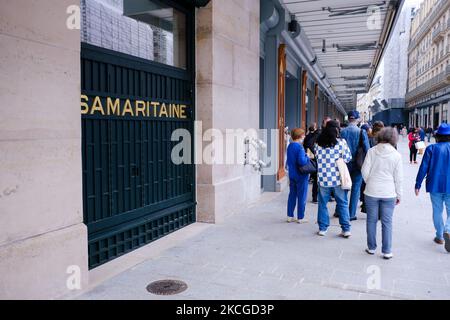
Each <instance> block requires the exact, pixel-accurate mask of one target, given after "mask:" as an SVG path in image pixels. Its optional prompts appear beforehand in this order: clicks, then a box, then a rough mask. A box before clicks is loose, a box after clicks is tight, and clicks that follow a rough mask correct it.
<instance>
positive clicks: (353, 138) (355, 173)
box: [341, 111, 370, 221]
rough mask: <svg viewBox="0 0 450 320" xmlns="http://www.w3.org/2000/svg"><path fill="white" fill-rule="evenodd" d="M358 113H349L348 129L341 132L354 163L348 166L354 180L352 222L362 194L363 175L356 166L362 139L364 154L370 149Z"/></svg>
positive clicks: (351, 162)
mask: <svg viewBox="0 0 450 320" xmlns="http://www.w3.org/2000/svg"><path fill="white" fill-rule="evenodd" d="M358 119H359V112H358V111H350V112H349V113H348V121H349V125H348V127H347V128H345V129H343V130H342V131H341V137H342V138H343V139H345V140H346V142H347V145H348V147H349V148H350V151H351V154H352V161H350V162H349V163H348V164H347V166H348V171H349V172H350V176H351V178H352V190H351V193H350V206H349V210H350V221H354V220H357V219H358V218H357V217H356V209H357V207H358V204H359V195H360V192H361V184H362V181H363V179H362V175H361V168H358V166H357V164H356V153H357V151H358V146H359V145H360V139H362V146H363V149H364V152H367V151H368V150H369V148H370V145H369V138H368V137H367V132H366V131H365V130H361V129H360V128H358V126H357V124H358Z"/></svg>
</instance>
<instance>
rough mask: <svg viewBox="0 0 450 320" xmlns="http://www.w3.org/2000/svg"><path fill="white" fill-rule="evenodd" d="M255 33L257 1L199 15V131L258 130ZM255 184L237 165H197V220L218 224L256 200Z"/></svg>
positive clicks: (235, 0) (220, 4)
mask: <svg viewBox="0 0 450 320" xmlns="http://www.w3.org/2000/svg"><path fill="white" fill-rule="evenodd" d="M259 32H260V26H259V0H227V1H211V2H210V3H209V4H208V6H207V7H205V8H201V9H198V11H197V47H196V50H197V53H196V63H197V109H196V119H197V120H199V121H202V127H203V131H205V130H207V129H210V128H215V129H219V130H221V131H222V132H224V131H225V129H237V128H240V129H244V130H245V129H249V128H254V129H258V128H259V41H260V35H259ZM197 134H200V132H197ZM241 142H242V143H243V141H241ZM208 144H209V142H206V143H204V144H203V146H206V145H208ZM260 179H261V178H260V175H259V174H258V173H256V172H255V171H254V170H253V169H252V168H251V167H249V166H243V165H242V164H236V165H221V164H214V165H208V164H201V165H198V166H197V182H198V185H197V200H198V208H197V213H198V220H199V221H202V222H220V221H223V219H224V218H225V217H226V216H227V215H229V214H231V213H233V212H235V211H236V210H237V209H239V208H242V206H243V205H246V204H248V203H249V202H250V201H252V200H254V199H256V198H257V197H258V196H259V195H260V192H261V191H260V190H261V189H260V187H261V186H260V185H261V182H260Z"/></svg>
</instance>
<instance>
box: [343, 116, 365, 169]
mask: <svg viewBox="0 0 450 320" xmlns="http://www.w3.org/2000/svg"><path fill="white" fill-rule="evenodd" d="M361 130H362V129H360V128H358V127H357V126H356V125H355V124H350V125H349V126H348V127H347V128H345V129H343V130H342V131H341V138H343V139H345V141H347V145H348V147H349V148H350V152H351V153H352V161H351V162H350V163H348V167H349V170H350V171H352V169H353V168H354V161H356V152H357V151H358V146H359V133H360V131H361ZM362 137H363V147H364V151H366V152H367V151H369V149H370V145H369V137H368V136H367V132H366V130H362Z"/></svg>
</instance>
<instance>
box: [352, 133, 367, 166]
mask: <svg viewBox="0 0 450 320" xmlns="http://www.w3.org/2000/svg"><path fill="white" fill-rule="evenodd" d="M366 154H367V151H365V150H364V143H363V129H360V131H359V143H358V149H357V150H356V156H355V158H356V159H355V163H356V168H358V170H361V168H362V166H363V164H364V159H365V158H366Z"/></svg>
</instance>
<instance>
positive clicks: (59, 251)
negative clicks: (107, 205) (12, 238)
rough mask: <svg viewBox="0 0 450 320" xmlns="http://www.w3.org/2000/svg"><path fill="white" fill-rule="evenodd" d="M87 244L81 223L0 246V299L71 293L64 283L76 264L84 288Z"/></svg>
mask: <svg viewBox="0 0 450 320" xmlns="http://www.w3.org/2000/svg"><path fill="white" fill-rule="evenodd" d="M87 246H88V245H87V228H86V226H85V225H84V224H83V223H80V224H76V225H73V226H70V227H67V228H63V229H59V230H56V231H52V232H48V233H45V234H42V235H38V236H35V237H31V238H28V239H25V240H20V241H16V242H13V243H9V244H6V245H4V246H1V247H0V274H1V275H3V276H1V277H0V299H54V298H58V297H63V296H66V295H70V294H73V293H74V291H72V290H69V288H68V286H67V282H68V279H69V278H70V277H71V276H74V275H75V273H74V272H73V270H75V269H77V268H78V267H79V269H78V270H80V273H79V274H80V283H81V289H84V288H86V287H87V283H88V255H87V252H88V251H87ZM71 266H75V268H73V267H72V268H69V267H71ZM68 268H69V269H68ZM71 270H72V271H71ZM68 271H69V272H70V273H68ZM71 283H72V282H71Z"/></svg>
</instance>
